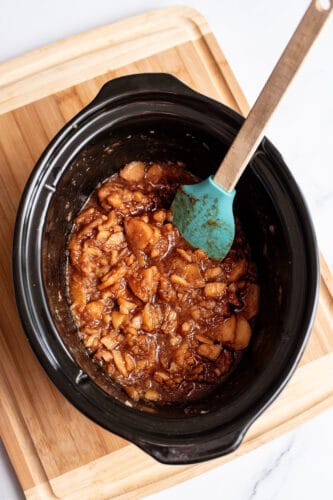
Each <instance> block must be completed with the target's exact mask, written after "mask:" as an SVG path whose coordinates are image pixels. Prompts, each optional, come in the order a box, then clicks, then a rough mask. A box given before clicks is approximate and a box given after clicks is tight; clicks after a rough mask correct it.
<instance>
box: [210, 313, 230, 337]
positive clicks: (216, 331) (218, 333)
mask: <svg viewBox="0 0 333 500" xmlns="http://www.w3.org/2000/svg"><path fill="white" fill-rule="evenodd" d="M235 332H236V316H235V315H234V314H233V315H232V316H230V317H229V318H226V319H225V320H224V321H223V322H222V323H220V324H218V325H216V326H215V327H214V328H212V329H211V336H212V337H213V338H214V339H215V340H218V341H219V342H222V343H230V342H231V343H232V342H233V340H234V338H235Z"/></svg>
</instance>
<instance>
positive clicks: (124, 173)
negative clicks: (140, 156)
mask: <svg viewBox="0 0 333 500" xmlns="http://www.w3.org/2000/svg"><path fill="white" fill-rule="evenodd" d="M144 174H145V165H144V163H142V161H131V162H130V163H127V165H126V166H125V167H124V168H123V169H122V170H120V172H119V175H120V177H122V178H123V179H125V180H126V181H128V182H139V181H141V180H142V179H143V176H144Z"/></svg>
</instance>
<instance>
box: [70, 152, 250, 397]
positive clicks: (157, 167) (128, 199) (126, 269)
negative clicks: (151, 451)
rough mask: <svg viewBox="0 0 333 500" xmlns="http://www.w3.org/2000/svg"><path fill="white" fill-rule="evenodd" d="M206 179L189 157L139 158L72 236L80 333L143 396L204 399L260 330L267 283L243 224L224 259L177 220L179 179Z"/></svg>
mask: <svg viewBox="0 0 333 500" xmlns="http://www.w3.org/2000/svg"><path fill="white" fill-rule="evenodd" d="M198 180H199V179H197V178H195V177H194V176H193V175H192V174H191V173H190V172H188V171H186V170H185V168H184V167H183V165H181V164H172V163H149V164H144V163H142V162H131V163H129V164H127V165H126V166H125V167H124V168H123V169H122V170H121V171H120V173H119V174H115V175H114V176H112V177H111V178H109V179H107V180H106V181H105V182H104V183H103V184H102V185H101V186H100V187H99V188H97V189H96V191H95V192H94V193H93V194H92V196H91V198H90V199H89V200H88V202H87V204H86V205H85V207H84V208H83V210H82V211H81V213H80V214H79V215H78V217H77V218H76V220H75V224H74V228H73V231H72V234H71V238H70V241H69V244H68V249H69V255H70V260H69V270H68V272H69V295H70V299H71V308H72V313H73V316H74V319H75V322H76V325H77V327H78V334H79V336H80V338H81V339H82V341H83V343H84V345H85V347H86V348H87V350H88V352H89V354H90V355H91V356H92V358H93V360H94V361H96V362H98V363H100V364H101V366H102V367H103V369H104V370H105V371H106V373H107V374H108V375H109V376H110V377H111V378H112V379H113V380H114V381H116V382H117V383H119V384H120V385H121V386H122V387H123V388H124V390H125V391H126V392H127V394H128V395H129V396H130V397H131V398H132V399H134V400H139V399H141V400H148V401H156V402H159V403H168V402H184V401H186V400H189V399H196V398H198V397H201V396H202V395H204V394H205V393H207V392H209V391H211V390H212V389H213V388H214V387H215V386H216V385H217V384H219V383H220V382H221V380H222V379H223V377H225V376H226V375H227V374H228V373H229V372H230V370H231V369H232V368H233V366H234V364H235V362H236V359H237V356H238V352H239V351H240V350H243V349H245V348H246V347H247V345H248V343H249V341H250V338H251V333H252V329H251V325H250V321H251V320H252V318H254V317H255V316H256V314H257V313H258V306H259V287H258V284H257V271H256V266H255V264H254V263H253V262H252V261H251V253H250V247H249V244H248V242H247V240H246V237H245V235H244V233H243V231H242V229H241V227H240V224H239V222H238V221H236V237H235V241H234V244H233V246H232V248H231V250H230V252H229V254H228V255H227V257H226V258H225V259H224V260H223V261H222V262H217V261H216V260H212V259H209V258H208V257H207V255H206V254H205V252H203V251H202V250H201V249H194V248H193V247H191V246H190V245H189V244H188V243H187V242H186V241H185V240H184V239H183V238H182V237H181V236H180V234H179V231H178V229H177V227H176V226H174V225H173V224H172V213H171V212H170V210H169V207H170V204H171V201H172V199H173V197H174V195H175V193H176V191H177V189H178V187H179V185H181V184H191V183H194V182H198Z"/></svg>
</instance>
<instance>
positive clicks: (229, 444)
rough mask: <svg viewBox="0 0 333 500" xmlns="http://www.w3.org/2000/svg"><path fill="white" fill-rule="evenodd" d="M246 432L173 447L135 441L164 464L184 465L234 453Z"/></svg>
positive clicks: (216, 436)
mask: <svg viewBox="0 0 333 500" xmlns="http://www.w3.org/2000/svg"><path fill="white" fill-rule="evenodd" d="M245 432H246V429H245V430H244V429H243V430H242V431H234V432H231V433H229V434H225V435H223V436H218V435H216V434H215V435H214V436H213V437H212V438H208V439H205V438H203V439H202V441H201V442H198V438H194V439H191V437H189V438H188V442H187V443H185V444H184V443H181V444H179V445H173V446H170V445H168V444H160V445H157V444H155V443H154V444H152V443H142V442H138V441H137V440H135V441H136V445H137V446H139V447H140V448H141V449H142V450H144V451H145V452H146V453H148V454H149V455H150V456H152V457H153V458H155V459H156V460H158V461H159V462H162V463H163V464H168V465H184V464H191V463H197V462H203V461H205V460H211V459H213V458H217V457H221V456H222V455H227V454H228V453H232V452H233V451H235V450H236V449H237V448H238V447H239V446H240V444H241V442H242V440H243V438H244V435H245Z"/></svg>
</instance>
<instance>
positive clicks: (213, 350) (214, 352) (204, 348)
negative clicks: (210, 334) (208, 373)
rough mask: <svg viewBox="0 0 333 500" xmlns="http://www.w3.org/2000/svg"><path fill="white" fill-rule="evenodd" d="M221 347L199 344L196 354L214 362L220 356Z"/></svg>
mask: <svg viewBox="0 0 333 500" xmlns="http://www.w3.org/2000/svg"><path fill="white" fill-rule="evenodd" d="M221 351H222V347H221V346H220V345H219V344H211V345H209V344H200V345H199V347H198V354H200V356H203V357H204V358H208V359H210V360H212V361H215V360H216V359H217V358H218V357H219V355H220V354H221Z"/></svg>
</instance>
